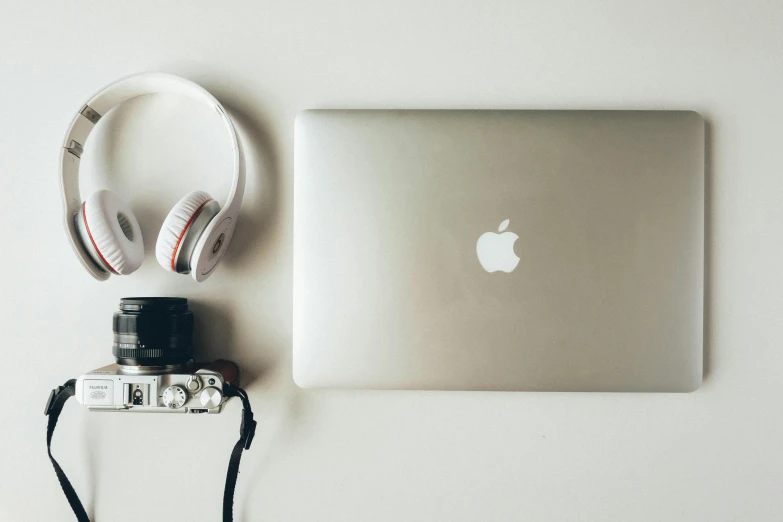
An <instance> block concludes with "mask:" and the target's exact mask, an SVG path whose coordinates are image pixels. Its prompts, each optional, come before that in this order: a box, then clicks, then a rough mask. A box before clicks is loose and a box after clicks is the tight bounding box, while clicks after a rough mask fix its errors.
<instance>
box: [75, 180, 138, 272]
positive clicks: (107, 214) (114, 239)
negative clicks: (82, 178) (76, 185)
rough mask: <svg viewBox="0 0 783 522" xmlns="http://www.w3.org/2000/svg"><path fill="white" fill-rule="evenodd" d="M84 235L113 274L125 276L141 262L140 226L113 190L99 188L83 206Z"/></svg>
mask: <svg viewBox="0 0 783 522" xmlns="http://www.w3.org/2000/svg"><path fill="white" fill-rule="evenodd" d="M81 214H82V215H81V219H83V220H84V225H85V227H84V228H85V231H86V236H87V237H82V241H83V242H84V243H87V242H89V243H92V246H93V247H94V248H95V251H96V252H97V254H98V256H100V258H101V260H102V261H103V262H104V264H106V265H107V266H108V267H109V268H110V269H111V270H112V271H113V272H114V273H116V274H120V275H128V274H131V273H133V272H135V271H136V270H137V269H138V268H139V267H140V266H141V263H142V261H144V240H143V238H142V236H141V227H139V222H138V221H137V220H136V216H134V215H133V211H132V210H131V208H130V205H128V203H126V202H125V200H123V199H122V198H121V197H119V196H118V195H117V194H115V193H114V192H111V191H108V190H100V191H98V192H95V193H94V194H92V195H90V197H88V198H87V200H86V201H85V202H84V204H83V205H82V212H81Z"/></svg>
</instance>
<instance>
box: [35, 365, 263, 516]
mask: <svg viewBox="0 0 783 522" xmlns="http://www.w3.org/2000/svg"><path fill="white" fill-rule="evenodd" d="M223 391H224V393H225V394H226V397H239V398H240V399H242V424H241V425H240V427H239V440H238V441H237V443H236V444H235V445H234V449H233V450H232V451H231V459H230V460H229V461H228V473H227V474H226V488H225V490H224V491H223V522H232V521H233V520H234V514H233V508H234V490H235V489H236V485H237V476H238V475H239V461H240V459H241V458H242V450H246V449H250V444H251V443H252V442H253V437H254V436H255V433H256V421H254V420H253V411H252V410H251V409H250V400H249V399H248V397H247V393H245V390H243V389H242V388H239V387H237V386H232V385H230V384H225V385H224V386H223ZM75 393H76V380H75V379H71V380H70V381H68V382H66V383H65V384H64V385H62V386H60V387H59V388H57V389H55V390H52V393H50V394H49V400H48V401H47V402H46V409H45V410H44V413H45V414H46V415H47V416H48V417H49V422H48V424H47V427H46V450H47V452H48V453H49V460H51V461H52V466H54V472H55V473H56V474H57V479H58V480H59V481H60V486H61V487H62V488H63V493H65V498H67V499H68V503H69V504H70V505H71V509H73V512H74V514H76V520H78V521H79V522H90V518H89V517H88V516H87V512H86V511H85V510H84V506H82V503H81V501H80V500H79V496H78V495H77V494H76V490H74V489H73V486H72V485H71V483H70V481H69V480H68V477H66V476H65V472H64V471H63V469H62V468H61V467H60V465H59V464H58V463H57V461H56V460H54V457H53V456H52V436H53V435H54V428H55V426H57V419H58V418H59V417H60V412H61V411H62V409H63V406H64V405H65V401H67V400H68V399H70V398H71V397H73V395H74V394H75Z"/></svg>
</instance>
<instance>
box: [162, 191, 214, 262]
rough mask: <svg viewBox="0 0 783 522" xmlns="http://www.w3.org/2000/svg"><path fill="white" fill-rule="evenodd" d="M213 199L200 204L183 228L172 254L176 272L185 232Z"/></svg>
mask: <svg viewBox="0 0 783 522" xmlns="http://www.w3.org/2000/svg"><path fill="white" fill-rule="evenodd" d="M210 201H212V198H209V199H208V200H206V201H205V202H204V203H202V204H201V205H199V206H198V208H197V209H196V211H195V212H193V215H192V216H190V219H188V222H187V223H185V228H183V229H182V233H181V234H180V235H179V239H177V244H176V245H174V253H173V254H171V270H172V271H174V272H176V271H177V267H176V263H175V262H176V260H177V252H178V251H179V245H180V244H181V243H182V239H183V238H184V237H185V232H187V231H188V229H189V228H190V225H191V224H192V223H193V220H194V219H196V216H198V213H199V212H201V209H202V208H204V205H206V204H207V203H209V202H210Z"/></svg>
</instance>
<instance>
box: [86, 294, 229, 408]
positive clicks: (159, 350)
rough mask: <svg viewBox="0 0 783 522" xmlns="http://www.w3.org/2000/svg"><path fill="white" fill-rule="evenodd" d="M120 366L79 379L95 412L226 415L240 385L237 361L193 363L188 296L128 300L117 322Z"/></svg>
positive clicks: (116, 354) (114, 347)
mask: <svg viewBox="0 0 783 522" xmlns="http://www.w3.org/2000/svg"><path fill="white" fill-rule="evenodd" d="M112 325H113V328H112V329H113V332H114V342H113V344H112V354H113V355H114V357H115V360H116V361H117V362H116V363H115V364H110V365H108V366H104V367H103V368H98V369H97V370H93V371H91V372H89V373H87V374H86V375H82V376H81V377H79V378H78V379H77V380H76V385H75V387H74V392H75V393H74V394H75V396H76V400H77V401H79V402H80V403H81V404H83V405H85V406H87V407H88V408H89V409H91V410H94V411H132V412H161V413H220V410H221V409H222V407H223V404H224V402H225V401H226V400H227V396H228V395H229V393H228V391H229V390H228V389H227V388H226V387H227V386H229V385H231V386H235V387H238V386H239V368H238V367H237V365H236V364H234V363H233V362H231V361H226V360H222V359H221V360H217V361H215V362H210V363H194V362H193V344H194V343H193V312H191V311H190V308H189V307H188V300H187V299H185V298H182V297H124V298H122V299H121V300H120V309H119V311H117V312H115V313H114V317H113V319H112Z"/></svg>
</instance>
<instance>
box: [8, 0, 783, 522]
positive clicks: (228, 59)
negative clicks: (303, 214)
mask: <svg viewBox="0 0 783 522" xmlns="http://www.w3.org/2000/svg"><path fill="white" fill-rule="evenodd" d="M3 4H4V5H3V6H2V13H3V16H2V17H0V99H1V100H2V102H0V103H1V104H2V107H1V108H0V123H2V125H0V165H1V166H2V168H1V169H0V175H2V190H0V208H2V210H3V217H2V219H1V220H0V238H1V240H2V255H1V256H0V269H1V271H2V283H0V284H1V285H2V288H1V289H0V290H1V291H0V339H2V361H0V368H2V370H0V375H2V378H0V390H2V394H1V395H0V397H2V407H3V409H2V419H3V420H2V421H1V422H2V426H1V427H0V442H1V443H2V445H1V448H2V449H1V450H0V451H2V462H1V463H0V520H3V521H27V520H30V521H43V520H45V521H60V520H63V521H68V520H72V519H73V518H72V517H73V515H72V514H71V512H70V509H69V507H68V504H67V503H66V500H65V498H64V496H63V495H62V493H61V491H60V488H59V486H58V483H57V480H56V477H55V474H54V471H53V470H52V467H51V465H50V463H49V461H48V459H47V458H46V449H45V444H44V441H45V437H44V434H45V424H46V422H45V421H46V419H45V417H44V416H43V413H42V410H43V406H44V401H45V399H46V397H47V395H48V393H49V390H50V389H51V388H53V387H54V386H56V385H57V384H60V383H62V382H64V381H65V380H66V379H68V378H70V377H76V376H78V375H80V374H81V373H83V372H85V371H88V370H91V369H93V368H96V367H98V366H101V365H103V364H106V363H109V362H111V361H112V358H111V353H110V349H111V315H112V313H113V312H114V310H115V309H116V308H117V304H118V301H119V298H120V297H122V296H126V295H145V294H146V295H181V296H185V297H188V298H190V299H191V300H192V302H193V308H194V309H195V311H196V314H197V322H198V327H197V331H198V334H199V346H198V349H199V350H200V351H201V352H202V353H203V354H206V356H214V355H218V354H219V355H223V356H227V357H230V358H233V359H234V360H236V361H237V362H238V363H239V364H240V365H241V366H242V368H243V369H244V371H245V374H244V381H245V384H246V385H247V386H248V388H249V391H250V394H251V399H252V401H253V407H254V409H255V410H256V411H257V417H258V420H259V428H258V434H257V435H256V440H255V443H254V445H253V448H252V450H251V451H250V452H249V453H246V454H245V457H244V458H243V461H242V468H241V469H242V472H241V475H240V478H239V484H238V489H237V495H236V513H237V519H239V520H245V521H259V520H286V521H313V520H326V521H338V520H339V521H356V522H366V521H427V522H429V521H435V520H443V521H475V520H503V521H505V520H540V521H543V520H547V521H567V520H569V521H570V520H578V521H583V520H594V521H602V522H606V521H622V522H625V521H629V520H633V521H658V520H665V521H701V520H703V521H730V520H742V521H746V520H754V521H762V520H764V521H767V520H769V521H772V520H781V519H783V413H781V412H783V409H781V407H780V401H781V396H782V393H781V390H783V387H782V386H781V382H783V378H782V377H781V376H782V375H783V350H781V338H783V322H782V321H781V317H783V300H782V299H781V298H782V297H783V286H782V285H783V271H781V262H780V259H781V254H783V241H781V235H783V219H782V218H783V205H781V203H783V197H782V196H781V193H783V171H782V170H781V164H782V163H783V162H782V161H781V160H782V159H783V147H781V139H783V125H781V121H783V89H781V87H782V86H783V62H782V60H783V55H782V51H783V31H781V27H783V8H781V3H780V2H771V1H770V2H762V1H755V0H751V1H747V0H746V1H736V2H718V1H714V0H694V1H688V2H683V1H680V0H677V1H674V0H672V1H659V2H655V1H636V0H634V1H627V0H605V1H597V0H594V1H583V2H578V1H565V0H541V1H530V2H512V1H509V2H494V1H492V2H488V1H484V2H478V1H475V2H453V1H452V2H447V1H437V2H436V1H421V0H415V1H414V0H405V1H398V2H384V3H379V2H378V3H374V2H362V1H358V0H354V1H331V2H302V1H278V2H265V1H256V2H253V1H237V2H217V1H211V2H206V1H201V0H199V1H170V0H167V1H154V2H152V1H135V2H115V1H112V2H106V1H96V2H93V1H90V2H87V1H82V2H54V1H52V2H48V3H47V4H46V5H44V4H42V3H39V2H21V1H15V2H10V1H5V2H3ZM146 70H162V71H167V72H172V73H176V74H181V75H184V76H186V77H188V78H190V79H193V80H195V81H197V82H199V83H201V84H202V85H204V86H205V87H207V88H208V89H210V90H212V92H213V93H214V94H215V95H216V96H217V97H218V98H219V99H221V100H222V101H223V102H225V104H226V106H227V108H228V109H229V110H230V111H231V112H232V114H233V115H234V116H235V118H236V121H237V124H238V127H239V128H240V131H241V132H242V134H243V135H244V136H245V141H246V146H247V155H248V167H249V168H248V184H247V196H246V199H245V203H244V206H243V208H242V218H241V220H240V221H239V228H238V232H237V236H236V237H235V240H234V243H233V244H232V248H231V251H230V252H229V254H228V258H227V259H226V260H225V262H224V263H223V264H222V265H221V267H220V269H219V270H218V272H217V273H216V275H215V276H213V277H212V278H211V279H209V280H208V281H207V282H206V283H204V284H201V285H197V284H196V283H195V282H193V281H192V280H191V279H190V278H188V277H184V276H175V275H172V274H169V273H166V272H164V271H163V270H162V269H161V268H160V267H159V266H157V264H156V262H155V259H154V253H153V248H154V242H155V238H156V236H157V228H158V227H159V225H160V222H161V221H162V219H163V217H164V216H165V214H166V213H167V212H168V210H169V208H170V207H171V206H172V205H173V204H174V203H175V202H176V200H178V199H179V198H180V197H181V196H183V195H184V194H185V193H187V192H189V191H192V190H197V189H204V190H208V191H209V192H211V193H213V195H215V196H216V197H217V198H218V199H219V200H220V201H223V200H224V199H225V196H226V194H227V190H228V187H227V183H228V181H227V180H228V178H227V176H228V174H227V165H228V162H229V157H228V150H227V147H226V146H225V142H224V140H225V138H224V137H223V135H222V134H220V129H219V127H218V126H217V125H215V123H214V122H215V120H214V118H213V115H212V113H211V112H210V111H209V110H205V109H203V108H202V107H200V106H193V105H192V104H191V103H190V102H186V101H181V100H178V99H176V98H174V99H172V98H167V97H153V98H147V99H142V100H137V101H136V102H133V103H130V104H128V105H126V106H124V107H123V108H121V109H120V110H119V111H117V113H115V114H111V115H110V116H109V117H107V118H105V120H104V121H102V122H101V125H100V127H99V130H96V134H94V135H93V137H92V138H91V141H90V142H89V143H88V150H87V152H86V153H85V158H84V160H83V166H84V177H83V179H82V195H83V197H84V196H86V194H88V193H89V192H91V191H93V190H95V189H97V188H109V189H112V190H116V191H118V192H120V193H121V194H123V195H124V196H125V197H126V198H127V199H128V200H129V201H130V202H131V204H132V205H133V207H134V209H135V210H136V213H137V215H138V216H139V217H140V221H141V225H142V229H143V233H144V236H145V239H146V243H147V247H146V248H147V255H146V262H145V265H144V266H143V267H142V268H141V269H140V270H139V271H138V272H137V273H136V274H134V275H132V276H129V277H122V278H119V277H112V279H111V280H110V281H108V282H106V283H98V282H96V281H94V280H92V279H91V278H90V276H89V275H88V274H87V273H86V272H85V271H84V270H83V269H82V268H81V266H80V265H79V263H78V261H77V260H76V258H75V257H74V255H73V254H72V252H71V249H70V246H69V245H68V243H67V241H66V238H65V234H64V232H63V226H62V216H61V203H60V194H59V192H58V190H59V183H58V180H57V161H58V158H59V147H60V146H61V140H62V138H63V136H64V133H65V131H66V128H67V126H68V124H69V122H70V120H71V118H72V117H73V115H74V114H75V112H76V111H77V110H78V109H79V107H80V106H81V104H82V103H84V101H85V100H86V99H87V98H88V97H89V96H90V95H91V94H92V93H93V92H95V91H96V90H97V89H99V88H100V87H101V86H102V85H104V84H106V83H108V82H110V81H112V80H114V79H115V78H118V77H120V76H124V75H127V74H130V73H134V72H139V71H146ZM312 107H457V108H466V107H471V108H476V107H478V108H486V107H492V108H503V107H507V108H512V107H513V108H523V107H534V108H563V107H572V108H678V109H695V110H698V111H700V112H701V113H702V114H703V115H704V116H705V117H706V118H707V119H708V120H709V122H710V126H709V139H710V152H709V158H708V160H709V163H710V168H709V172H708V178H709V182H708V196H709V201H708V211H709V215H708V223H709V226H708V231H707V232H708V233H707V259H708V264H707V285H708V292H707V318H706V325H705V328H706V333H707V335H706V338H707V355H706V363H707V364H706V368H707V372H706V377H705V382H704V384H703V386H702V388H701V389H700V390H699V391H697V392H696V393H693V394H690V395H610V394H592V395H586V394H522V393H520V394H502V393H417V392H397V393H392V392H377V393H373V392H305V391H302V390H299V389H298V388H296V387H295V386H294V384H293V382H292V379H291V363H290V360H291V310H292V303H291V290H292V275H291V273H292V271H291V264H292V237H291V231H292V218H291V216H292V205H293V201H292V198H291V195H292V156H293V142H292V135H293V119H294V116H295V115H296V113H297V112H298V111H300V110H302V109H305V108H312ZM239 411H240V408H239V404H237V403H235V402H233V403H231V404H230V406H229V407H228V408H227V411H226V412H225V413H224V414H223V415H220V416H211V417H188V418H186V417H180V416H172V415H159V416H153V415H146V416H145V415H142V416H137V415H130V414H124V415H119V414H116V415H110V414H98V413H90V412H87V411H85V410H84V409H83V408H82V407H81V406H79V405H78V404H77V403H76V402H75V401H72V402H71V403H69V404H68V405H67V406H66V408H65V411H64V414H63V416H62V417H61V425H60V427H59V428H58V433H57V434H56V436H55V443H54V451H55V455H56V456H58V458H59V459H60V463H61V464H62V465H63V467H64V468H65V469H66V471H67V473H68V474H69V476H70V477H71V478H72V480H73V483H74V485H75V487H76V489H77V490H78V492H79V493H80V495H81V497H82V499H83V501H84V502H85V504H86V506H88V511H89V512H90V514H91V515H93V516H94V517H95V519H98V520H104V521H106V520H110V521H112V522H123V521H128V522H131V521H133V522H136V521H138V520H151V519H155V520H188V521H215V520H219V518H220V502H221V497H222V491H223V481H224V475H225V468H226V465H227V462H228V456H229V452H230V449H231V447H232V446H233V444H234V442H235V440H236V437H237V432H238V423H239Z"/></svg>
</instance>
